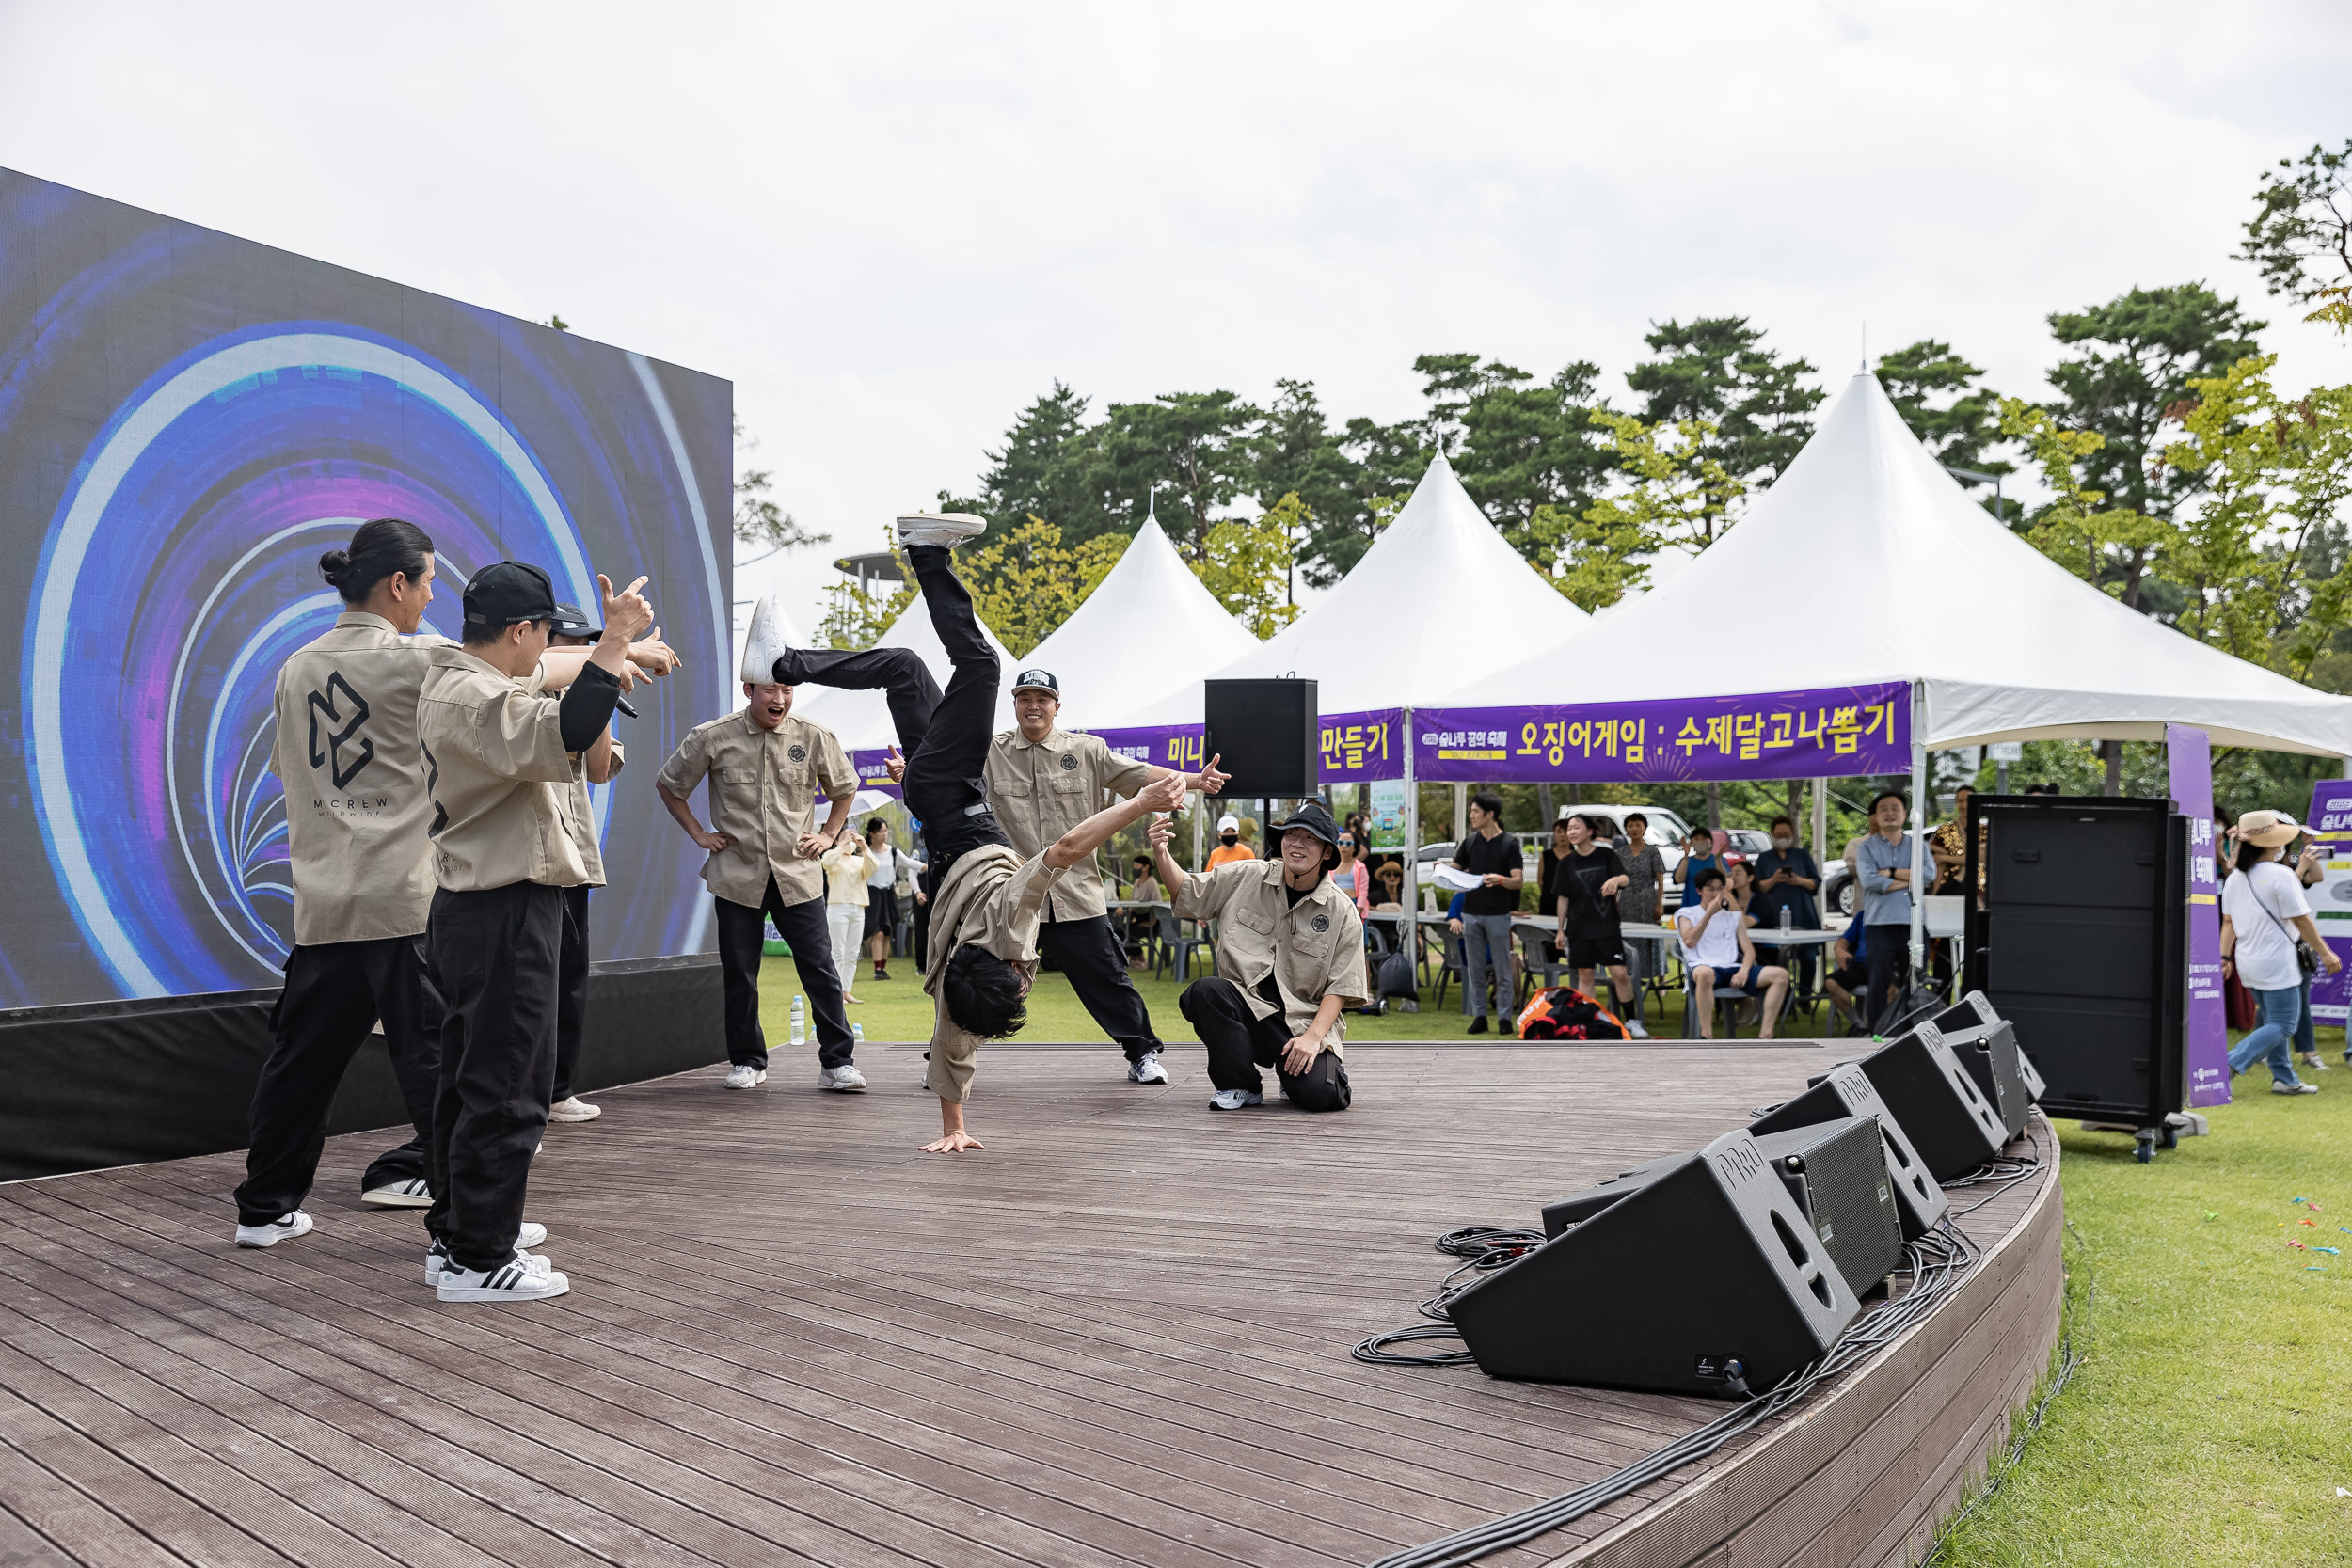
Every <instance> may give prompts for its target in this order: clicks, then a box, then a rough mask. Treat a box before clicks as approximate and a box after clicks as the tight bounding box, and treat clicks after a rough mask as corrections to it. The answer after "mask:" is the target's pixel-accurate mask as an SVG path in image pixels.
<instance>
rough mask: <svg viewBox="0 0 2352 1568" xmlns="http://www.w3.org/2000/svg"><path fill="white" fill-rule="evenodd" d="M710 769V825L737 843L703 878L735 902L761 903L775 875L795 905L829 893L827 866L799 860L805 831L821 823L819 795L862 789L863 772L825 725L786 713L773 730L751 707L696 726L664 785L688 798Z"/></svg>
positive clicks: (668, 767) (833, 796)
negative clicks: (754, 719) (754, 715)
mask: <svg viewBox="0 0 2352 1568" xmlns="http://www.w3.org/2000/svg"><path fill="white" fill-rule="evenodd" d="M706 773H707V774H709V775H710V831H711V832H714V833H725V834H726V835H727V836H728V837H729V838H731V839H733V840H734V842H733V843H732V844H729V845H728V846H727V847H725V848H723V849H722V850H720V851H719V852H718V853H716V854H714V855H712V856H711V857H710V859H709V860H708V861H707V862H706V863H704V865H703V883H704V885H705V886H707V887H708V888H709V889H710V891H711V893H712V894H713V895H716V896H718V897H721V898H723V899H725V900H726V901H727V902H728V903H730V904H742V905H745V906H747V907H749V908H751V909H758V908H759V907H760V906H761V905H762V904H764V903H766V902H767V899H768V879H769V878H770V877H773V878H775V879H776V891H777V892H778V893H779V894H781V895H783V897H784V901H785V902H786V903H787V904H805V903H807V902H808V901H809V900H810V899H812V898H822V897H824V895H825V872H824V867H823V866H822V865H821V864H820V863H818V861H816V860H814V859H810V860H803V859H802V858H801V848H800V840H801V835H802V834H803V833H804V832H809V831H810V830H811V829H812V828H813V827H815V826H816V807H817V797H818V794H819V793H822V794H823V795H824V796H825V798H826V799H827V800H839V799H840V798H841V797H843V796H845V795H854V794H856V793H857V770H856V769H855V768H851V767H850V759H849V756H848V754H847V753H845V752H843V751H842V750H841V742H840V741H838V740H836V739H834V733H833V732H832V731H831V730H829V729H827V728H825V726H824V725H822V724H812V723H810V722H809V721H807V720H805V719H803V718H802V717H801V716H800V715H799V714H797V713H787V714H786V715H785V716H784V722H783V723H781V724H778V725H777V726H776V727H775V728H774V729H772V730H764V729H761V728H760V727H759V726H758V725H757V724H755V723H754V722H752V715H751V710H750V709H749V708H745V709H743V710H742V711H741V712H739V713H731V714H729V715H727V716H726V717H725V718H724V719H713V720H712V721H710V722H709V723H707V724H697V725H696V726H694V728H692V729H691V730H689V731H688V732H687V735H686V738H685V739H684V740H681V741H679V742H678V748H677V750H676V751H675V752H671V753H670V760H669V761H667V762H665V763H663V764H662V765H661V787H662V788H664V789H666V790H668V791H669V792H670V794H671V795H672V796H673V797H674V798H675V799H677V800H685V799H686V798H687V797H689V796H690V795H691V794H692V793H693V792H694V786H695V785H696V784H701V783H702V781H703V775H704V774H706Z"/></svg>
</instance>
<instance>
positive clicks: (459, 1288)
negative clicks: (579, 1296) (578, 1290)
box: [434, 1274, 572, 1302]
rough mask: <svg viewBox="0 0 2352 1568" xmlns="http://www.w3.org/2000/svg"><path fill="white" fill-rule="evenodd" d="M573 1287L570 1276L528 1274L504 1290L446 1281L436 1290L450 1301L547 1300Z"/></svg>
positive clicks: (444, 1298) (444, 1299) (445, 1299)
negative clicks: (518, 1282)
mask: <svg viewBox="0 0 2352 1568" xmlns="http://www.w3.org/2000/svg"><path fill="white" fill-rule="evenodd" d="M571 1288H572V1282H571V1280H570V1279H569V1278H567V1277H565V1276H564V1275H561V1274H537V1275H527V1276H526V1277H525V1278H524V1279H523V1280H522V1282H521V1283H520V1284H518V1285H516V1286H514V1287H513V1288H512V1289H509V1290H504V1291H494V1290H492V1289H490V1287H488V1286H486V1285H452V1284H449V1283H448V1282H446V1281H444V1282H443V1283H441V1284H440V1285H437V1286H436V1287H435V1288H434V1289H435V1291H436V1293H437V1294H438V1295H439V1296H440V1298H441V1299H442V1300H443V1301H448V1302H489V1301H546V1300H548V1299H549V1298H550V1297H554V1296H560V1295H563V1294H564V1292H565V1291H569V1290H570V1289H571Z"/></svg>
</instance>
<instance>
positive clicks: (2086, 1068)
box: [1961, 795, 2188, 1127]
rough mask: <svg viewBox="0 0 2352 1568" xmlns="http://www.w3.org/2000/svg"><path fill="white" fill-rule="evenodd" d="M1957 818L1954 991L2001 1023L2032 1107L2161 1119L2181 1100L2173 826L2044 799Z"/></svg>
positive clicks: (1980, 800)
mask: <svg viewBox="0 0 2352 1568" xmlns="http://www.w3.org/2000/svg"><path fill="white" fill-rule="evenodd" d="M1969 817H1970V819H1971V821H1973V822H1976V823H1979V824H1980V826H1979V829H1978V830H1977V831H1976V832H1969V833H1967V834H1966V835H1965V842H1966V844H1967V847H1968V860H1967V863H1966V864H1965V865H1964V866H1963V871H1962V875H1963V878H1964V879H1965V880H1963V884H1962V885H1963V886H1974V887H1979V888H1980V889H1981V890H1982V893H1981V895H1980V896H1979V897H1978V898H1973V899H1970V900H1968V901H1967V906H1966V908H1967V926H1966V935H1965V937H1964V939H1963V958H1962V971H1961V973H1962V980H1961V983H1962V984H1963V986H1966V987H1967V988H1968V989H1970V990H1977V991H1981V992H1982V993H1983V994H1984V995H1985V996H1986V997H1987V998H1988V999H1989V1000H1990V1001H1991V1003H1992V1005H1993V1006H1994V1007H1995V1008H1997V1009H1998V1010H1999V1014H2000V1016H2001V1017H2002V1018H2004V1019H2007V1020H2008V1021H2009V1022H2010V1024H2011V1025H2013V1026H2014V1027H2015V1029H2016V1031H2017V1044H2018V1046H2019V1048H2020V1049H2021V1050H2022V1051H2024V1052H2025V1053H2026V1055H2027V1056H2029V1057H2030V1058H2031V1059H2032V1061H2033V1065H2034V1066H2035V1068H2037V1069H2039V1070H2040V1072H2041V1075H2042V1078H2044V1079H2045V1080H2047V1085H2046V1086H2045V1087H2044V1088H2043V1090H2042V1093H2041V1094H2040V1095H2039V1096H2038V1097H2037V1098H2038V1099H2039V1100H2040V1101H2041V1103H2042V1110H2043V1111H2044V1112H2045V1113H2047V1114H2049V1115H2052V1116H2064V1117H2083V1118H2084V1119H2086V1120H2090V1121H2115V1122H2124V1123H2128V1124H2132V1125H2136V1126H2140V1127H2153V1126H2161V1125H2162V1124H2163V1123H2164V1120H2165V1117H2167V1116H2169V1115H2170V1114H2171V1113H2172V1112H2175V1111H2178V1110H2180V1109H2181V1108H2182V1106H2183V1105H2185V1103H2186V1102H2187V1098H2188V1066H2187V1037H2186V1027H2185V1017H2186V1011H2187V999H2188V984H2187V974H2188V968H2187V963H2188V959H2187V950H2186V948H2187V932H2188V918H2187V917H2188V819H2187V818H2186V817H2185V816H2181V815H2180V814H2178V813H2176V812H2175V811H2173V809H2172V802H2171V801H2169V800H2130V799H2121V800H2119V799H2109V798H2090V799H2078V798H2074V797H2067V796H2049V795H2037V796H1982V795H1980V796H1978V797H1976V798H1975V799H1974V800H1971V801H1970V802H1969Z"/></svg>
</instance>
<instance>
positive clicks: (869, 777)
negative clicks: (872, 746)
mask: <svg viewBox="0 0 2352 1568" xmlns="http://www.w3.org/2000/svg"><path fill="white" fill-rule="evenodd" d="M891 750H892V749H891V748H889V747H886V746H885V747H883V748H882V750H881V751H878V752H850V767H851V768H855V769H857V786H858V788H860V789H878V790H880V791H882V793H883V794H884V795H887V796H890V797H891V798H893V799H894V800H895V799H897V798H898V795H899V793H900V791H899V789H898V785H897V784H892V783H891V782H890V769H889V768H887V767H885V766H884V765H883V759H884V758H886V757H887V756H889V755H890V752H891Z"/></svg>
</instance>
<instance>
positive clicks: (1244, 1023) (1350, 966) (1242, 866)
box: [1150, 800, 1372, 1111]
mask: <svg viewBox="0 0 2352 1568" xmlns="http://www.w3.org/2000/svg"><path fill="white" fill-rule="evenodd" d="M1274 831H1275V832H1278V833H1279V834H1281V846H1282V853H1281V858H1280V859H1279V860H1272V861H1243V862H1235V863H1231V864H1227V865H1220V866H1217V867H1216V868H1215V869H1214V870H1212V871H1209V872H1207V873H1205V874H1203V875H1200V876H1195V875H1194V874H1192V873H1190V872H1188V871H1186V870H1185V869H1184V867H1183V866H1181V865H1178V864H1177V863H1176V857H1175V856H1173V855H1171V854H1169V853H1168V837H1169V834H1170V833H1171V832H1172V829H1171V827H1170V825H1169V824H1168V823H1166V822H1154V823H1153V824H1152V830H1151V834H1150V837H1151V840H1152V855H1153V857H1154V859H1155V860H1156V861H1157V863H1158V865H1159V872H1160V879H1161V880H1162V881H1163V882H1165V883H1166V884H1167V885H1168V894H1169V896H1170V897H1171V898H1172V899H1173V900H1174V902H1175V905H1176V913H1177V915H1178V917H1179V918H1184V917H1190V918H1193V919H1197V920H1215V921H1216V923H1217V926H1216V974H1212V975H1210V976H1208V977H1207V978H1205V979H1200V980H1195V981H1194V982H1193V983H1192V984H1191V985H1190V986H1188V987H1186V988H1185V989H1184V995H1183V997H1181V998H1180V999H1179V1000H1178V1002H1177V1004H1176V1006H1177V1007H1178V1009H1179V1010H1180V1011H1182V1012H1183V1013H1184V1017H1185V1018H1186V1019H1188V1020H1190V1021H1191V1023H1192V1026H1193V1029H1194V1030H1195V1031H1196V1032H1197V1033H1198V1034H1199V1035H1200V1041H1201V1043H1202V1044H1203V1045H1206V1046H1207V1047H1208V1048H1209V1082H1211V1083H1212V1084H1215V1085H1216V1094H1214V1095H1212V1096H1210V1097H1209V1104H1210V1107H1211V1108H1212V1109H1215V1110H1219V1111H1238V1110H1240V1109H1241V1108H1242V1107H1243V1106H1245V1105H1263V1104H1264V1103H1265V1095H1264V1093H1263V1089H1264V1085H1265V1080H1264V1079H1263V1077H1262V1076H1261V1075H1260V1074H1259V1071H1258V1069H1260V1068H1261V1067H1270V1068H1272V1069H1274V1075H1275V1077H1276V1078H1278V1079H1279V1080H1280V1081H1281V1085H1282V1093H1283V1095H1284V1096H1285V1097H1287V1098H1288V1099H1289V1101H1290V1102H1291V1103H1292V1104H1294V1105H1295V1106H1297V1107H1298V1108H1299V1109H1300V1110H1302V1111H1344V1110H1346V1109H1347V1107H1348V1105H1349V1103H1350V1102H1351V1101H1352V1100H1353V1099H1354V1096H1353V1095H1352V1094H1351V1093H1350V1092H1349V1089H1348V1085H1347V1068H1346V1065H1345V1064H1344V1063H1343V1061H1342V1060H1341V1054H1340V1046H1341V1042H1342V1040H1343V1037H1344V1036H1345V1034H1346V1029H1345V1027H1344V1026H1343V1024H1342V1023H1341V1022H1340V1012H1341V1009H1342V1008H1343V1007H1346V1006H1351V1005H1357V1004H1361V1003H1362V1002H1363V1001H1364V1000H1365V999H1366V998H1368V997H1370V996H1371V995H1372V982H1371V979H1370V977H1369V976H1368V975H1367V974H1366V973H1365V968H1364V926H1363V922H1362V921H1361V920H1359V919H1358V918H1357V915H1356V901H1355V900H1354V899H1352V898H1349V897H1347V896H1346V895H1343V894H1342V893H1341V892H1340V891H1339V890H1338V889H1337V888H1335V887H1333V886H1332V885H1331V878H1330V871H1331V868H1332V867H1333V866H1335V865H1337V864H1339V863H1340V851H1339V842H1340V829H1339V824H1338V823H1336V822H1334V821H1332V820H1331V812H1330V809H1329V808H1328V807H1327V806H1326V805H1324V803H1323V802H1322V801H1320V800H1309V801H1308V802H1306V803H1305V804H1304V805H1302V806H1300V807H1299V808H1298V810H1297V811H1296V812H1295V814H1294V815H1293V816H1291V818H1290V820H1289V821H1287V822H1281V823H1278V824H1276V826H1275V829H1274Z"/></svg>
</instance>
